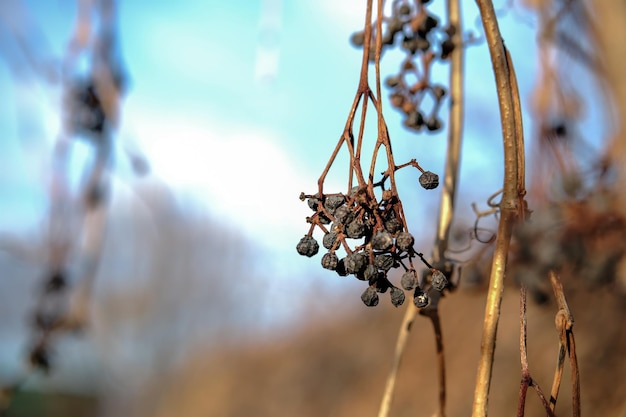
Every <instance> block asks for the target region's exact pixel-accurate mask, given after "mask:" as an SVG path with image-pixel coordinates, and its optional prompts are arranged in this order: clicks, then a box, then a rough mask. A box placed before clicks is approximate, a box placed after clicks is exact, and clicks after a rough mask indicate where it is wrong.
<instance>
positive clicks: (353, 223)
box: [296, 0, 447, 307]
mask: <svg viewBox="0 0 626 417" xmlns="http://www.w3.org/2000/svg"><path fill="white" fill-rule="evenodd" d="M379 6H381V7H379V9H378V18H377V20H376V23H377V25H376V28H374V27H373V24H372V10H373V0H370V1H369V2H368V4H367V11H366V22H365V30H364V31H363V32H360V35H359V38H362V39H360V41H359V42H360V43H361V44H362V45H363V46H364V50H363V61H362V66H361V75H360V78H359V85H358V89H357V93H356V96H355V99H354V102H353V105H352V107H351V109H350V113H349V115H348V119H347V121H346V125H345V128H344V130H343V132H342V135H341V137H340V139H339V141H338V143H337V145H336V146H335V149H334V150H333V152H332V155H331V157H330V159H329V161H328V163H327V164H326V167H325V168H324V170H323V172H322V174H321V176H320V178H319V180H318V190H317V193H316V194H312V195H311V194H305V193H302V194H301V195H300V199H301V200H305V199H307V202H308V205H309V208H310V209H311V210H313V211H314V214H313V215H312V216H310V217H307V219H306V220H307V222H308V223H309V224H310V227H309V230H308V232H307V233H306V234H305V236H304V237H302V238H301V239H300V242H299V243H298V244H297V245H296V250H297V252H298V253H299V254H300V255H303V256H307V257H313V256H315V255H316V254H317V253H318V251H319V249H320V247H319V244H318V242H317V240H316V239H315V238H314V237H313V233H314V232H315V231H321V232H322V233H324V237H323V241H322V243H323V246H324V248H326V249H328V253H326V254H324V255H323V257H322V267H323V268H325V269H329V270H333V271H335V272H336V273H337V274H338V275H339V276H346V275H354V277H356V278H357V279H359V280H362V281H366V282H367V283H368V285H369V286H368V287H367V288H366V289H365V291H364V292H363V293H362V294H361V300H362V301H363V303H364V304H365V305H366V306H368V307H373V306H376V305H377V304H378V302H379V297H378V293H385V292H387V291H389V293H390V300H391V303H392V304H393V305H394V306H396V307H397V306H399V305H401V304H403V303H404V301H405V295H404V291H403V289H404V290H406V291H413V302H414V303H416V304H418V305H419V306H421V307H424V306H426V305H427V304H428V300H429V298H428V294H427V292H426V291H425V290H423V289H422V287H421V285H423V284H424V283H422V282H419V279H418V276H417V271H416V268H415V266H414V264H413V261H414V259H415V258H418V259H419V260H420V261H421V262H423V263H424V264H425V265H426V266H427V267H428V268H429V270H430V271H431V273H432V279H431V280H430V282H429V283H427V285H429V287H430V288H433V289H435V290H436V291H442V290H443V288H444V287H445V286H446V284H447V278H446V276H445V275H444V274H442V273H441V272H440V271H438V270H436V269H435V268H433V267H432V266H431V265H430V264H429V263H428V261H426V259H425V258H424V256H423V254H422V253H420V252H417V251H416V250H415V248H414V247H413V245H414V243H415V238H414V237H413V235H412V234H411V233H410V232H409V230H408V225H407V221H406V217H405V214H404V209H403V206H402V201H401V199H400V195H399V193H398V189H397V186H396V180H395V173H396V171H398V170H399V169H402V168H406V167H413V168H416V169H417V170H418V171H420V172H421V175H420V177H419V180H418V181H419V184H420V185H421V186H422V187H423V188H425V189H427V190H431V189H434V188H436V187H437V186H438V185H439V177H438V176H437V175H436V174H434V173H432V172H430V171H425V170H424V169H423V168H422V167H421V166H420V165H419V163H418V162H417V160H416V159H412V160H410V161H409V162H407V163H404V164H400V165H396V163H395V160H394V155H393V151H392V147H391V146H392V144H391V139H390V137H389V132H388V129H387V124H386V122H385V119H384V116H383V112H382V102H381V99H380V97H381V82H380V56H381V49H382V23H383V17H382V2H380V4H379ZM405 23H406V22H405ZM374 35H375V36H374ZM372 41H373V42H374V43H375V47H374V48H373V49H372V47H371V44H372ZM372 55H373V58H372ZM370 61H373V62H374V65H375V71H376V89H375V90H376V91H375V93H374V91H372V89H371V88H370V86H369V83H368V65H369V62H370ZM361 99H363V102H361ZM370 100H371V101H372V103H373V105H374V110H375V111H376V114H377V137H376V142H375V143H374V149H373V152H372V157H371V162H370V166H369V171H368V172H367V174H365V172H364V170H363V167H362V165H361V157H362V155H361V150H362V147H363V141H364V127H365V119H366V116H367V105H368V102H369V101H370ZM359 104H361V120H360V124H359V127H358V132H357V137H356V141H355V138H354V133H353V124H354V120H355V115H356V112H357V110H358V106H359ZM344 145H345V146H346V147H347V148H348V149H347V150H348V153H349V156H350V164H349V172H348V181H347V183H348V190H347V192H346V193H345V194H344V193H341V192H335V193H325V192H324V182H325V179H326V176H327V175H328V172H329V170H330V168H331V167H332V166H333V164H334V163H335V161H336V157H337V155H338V153H339V150H340V149H341V148H342V147H343V146H344ZM381 147H383V148H384V152H385V158H384V159H385V160H386V163H387V167H386V169H385V170H384V171H383V172H382V173H381V174H380V175H381V177H380V180H377V181H376V180H375V173H376V169H377V168H376V162H377V159H378V153H379V152H382V149H381ZM366 175H367V176H366ZM355 179H356V181H357V185H355V186H354V187H353V181H354V180H355ZM331 223H332V224H331ZM328 225H330V226H328ZM354 240H357V242H356V243H355V242H354ZM337 251H345V253H346V256H345V257H344V258H341V259H339V257H338V256H337ZM400 267H401V268H403V269H404V270H405V274H404V275H403V277H404V279H403V280H402V287H403V289H401V288H399V287H396V286H395V285H394V284H393V283H391V281H390V280H389V279H388V272H389V271H390V270H391V269H393V268H400ZM407 274H409V275H412V277H408V278H407ZM426 290H428V288H426Z"/></svg>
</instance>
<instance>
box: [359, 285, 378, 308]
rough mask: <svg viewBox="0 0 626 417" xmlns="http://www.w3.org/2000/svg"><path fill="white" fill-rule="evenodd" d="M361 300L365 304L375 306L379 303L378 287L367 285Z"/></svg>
mask: <svg viewBox="0 0 626 417" xmlns="http://www.w3.org/2000/svg"><path fill="white" fill-rule="evenodd" d="M361 300H362V301H363V304H365V305H366V306H368V307H375V306H376V305H378V294H376V289H375V288H373V287H367V288H366V289H365V291H363V294H361Z"/></svg>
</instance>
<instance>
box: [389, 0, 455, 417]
mask: <svg viewBox="0 0 626 417" xmlns="http://www.w3.org/2000/svg"><path fill="white" fill-rule="evenodd" d="M447 8H448V18H449V23H450V25H451V26H454V27H456V32H455V34H454V35H453V38H452V40H453V42H454V43H455V45H457V47H456V48H455V49H454V51H453V52H452V54H451V56H450V103H451V104H450V116H449V122H448V126H449V130H448V149H447V155H446V165H445V172H444V188H443V191H442V196H441V204H440V206H439V221H438V223H437V238H436V243H435V245H434V249H433V263H435V264H436V263H438V262H440V261H441V260H443V257H444V254H445V252H446V250H447V249H448V240H449V235H450V224H451V223H452V216H453V213H454V203H455V197H456V189H457V182H458V171H459V162H460V154H461V143H462V140H461V139H462V128H463V108H464V106H463V48H462V47H461V40H462V39H461V33H462V28H461V19H460V7H459V0H448V2H447ZM392 171H393V168H392ZM438 311H439V310H438V309H430V310H428V311H427V312H426V314H427V315H428V317H429V318H430V319H431V321H432V323H433V329H434V331H435V339H436V343H437V358H438V365H439V417H444V416H445V398H446V388H445V387H446V381H445V356H444V345H443V338H442V332H441V323H440V320H439V313H438ZM417 312H418V309H417V307H415V305H414V304H413V303H409V304H408V306H407V308H406V311H405V314H404V317H403V319H402V323H401V324H400V330H399V332H398V338H397V340H396V347H395V352H394V357H393V363H392V366H391V370H390V371H389V375H388V376H387V381H386V384H385V391H384V394H383V399H382V402H381V405H380V409H379V412H378V417H386V416H388V415H389V409H390V406H391V401H392V398H393V393H394V389H395V382H396V379H397V375H398V369H399V368H400V363H401V361H402V356H403V355H404V350H405V348H406V343H407V340H408V336H409V332H410V331H411V324H412V323H413V321H414V320H415V316H416V315H417Z"/></svg>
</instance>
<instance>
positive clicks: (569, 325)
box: [550, 271, 580, 417]
mask: <svg viewBox="0 0 626 417" xmlns="http://www.w3.org/2000/svg"><path fill="white" fill-rule="evenodd" d="M550 283H551V284H552V290H553V291H554V296H555V297H556V302H557V306H558V308H559V311H558V312H557V314H556V318H555V323H556V327H557V330H558V331H559V354H558V359H557V368H556V370H555V373H554V380H553V382H552V391H551V396H550V409H551V410H554V408H555V407H556V400H557V398H558V394H559V387H560V385H561V377H562V375H563V365H564V362H565V351H566V350H567V352H568V353H569V358H570V367H571V380H572V415H573V416H574V417H580V373H579V371H578V359H577V357H576V343H575V340H574V330H573V326H574V317H573V316H572V313H571V311H570V309H569V306H568V304H567V300H566V299H565V293H564V292H563V285H562V284H561V280H560V279H559V276H558V275H557V274H556V273H555V272H554V271H550Z"/></svg>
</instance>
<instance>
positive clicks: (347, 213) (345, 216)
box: [333, 206, 354, 224]
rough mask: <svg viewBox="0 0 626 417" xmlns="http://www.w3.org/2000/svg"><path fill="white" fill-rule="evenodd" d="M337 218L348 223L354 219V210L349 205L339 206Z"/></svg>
mask: <svg viewBox="0 0 626 417" xmlns="http://www.w3.org/2000/svg"><path fill="white" fill-rule="evenodd" d="M333 215H334V216H335V220H337V221H338V222H339V223H343V224H347V223H350V222H351V221H352V220H354V212H353V211H352V210H350V209H349V208H348V207H347V206H340V207H337V209H336V210H335V213H334V214H333Z"/></svg>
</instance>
